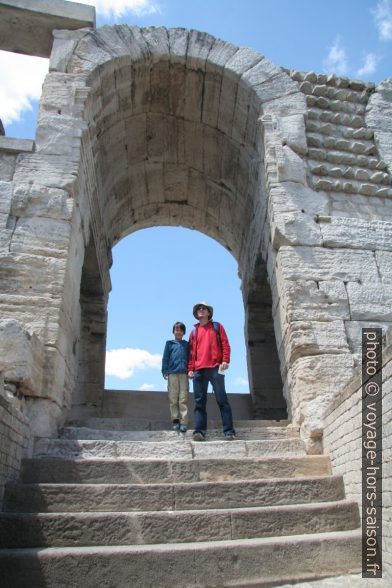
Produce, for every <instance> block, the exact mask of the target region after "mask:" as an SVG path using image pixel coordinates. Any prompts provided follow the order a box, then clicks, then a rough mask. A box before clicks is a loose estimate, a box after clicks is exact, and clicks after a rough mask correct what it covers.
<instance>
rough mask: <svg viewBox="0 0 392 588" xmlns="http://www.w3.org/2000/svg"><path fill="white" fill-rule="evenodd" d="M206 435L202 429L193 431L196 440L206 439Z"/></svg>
mask: <svg viewBox="0 0 392 588" xmlns="http://www.w3.org/2000/svg"><path fill="white" fill-rule="evenodd" d="M204 439H205V435H204V434H203V433H202V432H201V431H193V440H194V441H204Z"/></svg>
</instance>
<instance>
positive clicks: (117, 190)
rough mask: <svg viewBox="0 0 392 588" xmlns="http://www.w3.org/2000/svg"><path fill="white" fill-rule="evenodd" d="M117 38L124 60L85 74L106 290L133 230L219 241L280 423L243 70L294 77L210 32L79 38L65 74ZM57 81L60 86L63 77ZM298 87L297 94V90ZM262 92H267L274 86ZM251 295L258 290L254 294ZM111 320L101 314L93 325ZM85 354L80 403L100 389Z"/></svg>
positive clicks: (253, 364)
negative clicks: (196, 234)
mask: <svg viewBox="0 0 392 588" xmlns="http://www.w3.org/2000/svg"><path fill="white" fill-rule="evenodd" d="M113 34H114V37H115V38H116V40H117V43H118V42H119V41H121V50H122V51H121V52H120V55H119V56H118V57H116V58H113V56H112V55H110V56H107V57H105V58H104V59H103V60H102V63H101V64H99V66H97V67H95V68H93V70H92V71H91V72H90V71H87V80H86V81H87V86H88V87H89V88H90V90H89V93H88V97H87V100H86V103H85V105H84V119H85V120H84V123H85V124H87V128H88V130H87V131H86V132H85V134H84V136H83V138H82V157H81V162H82V173H81V178H83V179H82V180H81V189H80V202H81V205H82V206H83V201H84V204H87V207H86V212H87V216H84V222H86V219H88V222H89V223H90V227H91V229H90V234H89V235H88V239H89V243H91V242H92V241H93V242H94V243H96V244H97V245H96V247H95V255H96V258H97V264H98V266H99V268H100V273H101V276H102V290H103V291H105V293H106V297H107V295H108V291H109V287H108V284H109V267H110V257H109V259H108V252H109V251H110V249H111V247H112V246H113V245H114V244H115V243H116V242H117V241H118V240H119V239H121V238H122V237H124V236H125V235H127V234H129V233H130V232H132V231H134V230H138V229H140V228H142V227H147V226H153V225H182V226H185V227H189V228H195V229H198V230H200V231H202V232H204V233H205V234H207V235H209V236H211V237H213V238H214V239H216V240H217V241H218V242H220V243H221V244H222V245H223V246H224V247H226V248H227V249H228V250H229V251H231V252H232V254H233V255H234V257H235V258H236V260H237V261H238V264H239V273H240V276H241V278H242V283H243V296H244V306H245V309H246V313H247V321H246V341H247V346H248V365H249V372H250V379H251V383H252V393H253V396H254V406H255V414H256V416H264V417H267V418H268V417H269V418H282V417H284V416H285V414H286V403H285V401H284V399H283V395H282V381H281V377H280V373H279V359H278V355H277V352H276V344H275V339H274V334H273V320H272V308H271V307H272V297H271V292H270V287H269V285H268V279H267V271H266V267H265V260H266V259H267V256H268V237H267V239H266V242H265V243H263V238H264V239H265V237H266V235H265V233H264V234H263V230H260V228H261V227H263V226H264V225H266V216H267V207H266V197H265V185H264V182H265V179H264V167H263V159H264V154H263V141H262V136H261V135H262V127H261V126H260V122H259V120H258V119H259V115H260V108H261V101H260V99H259V98H258V97H257V95H256V94H255V90H254V88H253V87H252V83H251V82H249V80H248V78H247V76H246V75H245V74H246V72H247V71H251V72H252V74H249V76H250V77H249V79H252V76H255V75H259V76H261V72H264V77H265V78H266V80H268V79H270V78H275V77H278V78H279V77H281V78H283V79H285V78H287V76H286V74H282V72H281V71H280V70H279V68H275V67H274V66H272V64H270V62H268V61H267V60H265V59H264V58H262V56H260V55H258V54H256V53H255V52H252V51H249V50H239V49H238V48H236V47H233V46H231V45H229V44H226V43H223V42H222V41H218V40H215V39H213V38H212V37H210V36H208V35H205V34H200V33H197V32H188V31H184V30H175V31H166V30H165V29H145V30H139V29H129V28H128V27H117V28H115V30H114V31H113V30H111V29H109V30H105V29H103V30H102V36H101V34H98V33H94V35H91V36H90V35H88V36H87V37H83V38H82V39H81V40H80V41H79V42H78V43H77V44H76V47H75V49H74V50H73V53H72V56H71V58H70V61H69V62H68V64H67V71H68V72H69V73H72V72H74V71H79V70H80V54H81V53H84V52H86V51H90V52H91V54H94V55H96V52H97V46H98V45H100V46H101V47H102V43H103V44H107V45H108V44H110V40H109V38H108V35H109V37H110V35H113ZM97 35H98V36H97ZM170 37H172V38H171V40H170ZM111 42H113V38H112V40H111ZM159 43H161V45H159ZM162 43H163V44H162ZM86 45H87V46H86ZM108 46H109V45H108ZM192 46H193V49H191V48H192ZM174 47H177V52H175V51H173V48H174ZM157 48H158V49H157ZM117 49H118V47H117ZM135 52H136V55H135ZM55 55H56V53H55ZM207 56H208V58H207ZM53 59H55V57H54V58H53ZM53 59H52V61H53ZM85 63H88V61H85ZM87 70H89V67H88V68H87ZM241 72H242V73H241ZM257 72H258V74H257ZM83 74H84V76H86V72H83ZM80 75H81V74H80V73H79V74H78V77H79V78H80ZM53 78H54V79H53V82H55V81H56V79H55V78H56V76H55V74H54V75H53ZM260 79H263V78H262V77H259V81H260ZM287 79H288V78H287ZM59 82H60V83H61V82H64V78H63V76H61V77H60V78H59ZM289 82H290V80H289V79H288V83H289ZM289 85H290V84H289ZM290 90H291V92H294V88H293V87H292V86H291V87H290ZM266 91H267V95H268V84H267V90H266ZM277 100H278V102H279V99H277ZM60 116H61V115H60ZM89 192H90V193H89ZM79 229H80V227H79ZM75 230H78V228H76V229H75ZM267 233H268V229H267ZM89 248H91V247H90V245H89V246H88V248H87V249H89ZM86 251H87V250H86ZM84 271H85V270H83V271H82V281H83V275H84ZM105 284H106V289H105ZM255 292H257V293H258V294H261V293H262V297H261V298H259V299H258V300H257V301H256V297H255ZM81 300H82V299H81ZM83 300H85V298H83ZM91 300H92V304H93V305H95V299H94V298H92V299H91ZM81 309H82V319H81V320H82V322H83V321H84V319H83V314H84V313H87V314H89V311H88V309H87V308H86V307H85V306H83V305H82V304H81ZM104 318H105V316H104V312H103V313H102V316H101V317H99V318H98V317H97V320H98V322H99V323H102V321H103V320H104ZM82 331H83V328H82ZM103 341H104V339H103ZM274 347H275V351H274ZM266 357H268V362H266V361H265V358H266ZM79 358H80V360H79V375H78V378H77V381H78V382H79V384H78V385H77V391H76V394H74V398H73V404H74V405H75V404H76V405H80V406H81V408H83V407H85V406H86V405H89V406H90V407H91V406H95V405H96V404H97V398H99V396H96V395H97V394H99V392H98V389H99V388H98V387H97V382H96V381H95V379H94V378H90V377H87V380H88V381H89V382H92V383H93V384H94V386H95V389H96V392H95V397H94V392H93V389H92V387H91V386H86V378H85V375H86V374H85V372H86V371H87V372H89V369H90V368H89V367H88V360H87V359H86V353H85V351H84V344H83V343H82V339H81V338H80V343H79ZM263 361H264V366H263ZM86 362H87V363H86ZM271 362H272V365H270V364H271ZM267 363H268V365H266V364H267ZM94 373H96V371H95V370H94ZM74 409H75V406H74ZM76 410H77V408H76Z"/></svg>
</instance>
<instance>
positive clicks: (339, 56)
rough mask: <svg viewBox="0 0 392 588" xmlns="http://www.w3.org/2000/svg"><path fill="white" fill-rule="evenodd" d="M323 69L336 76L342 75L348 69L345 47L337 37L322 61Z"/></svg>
mask: <svg viewBox="0 0 392 588" xmlns="http://www.w3.org/2000/svg"><path fill="white" fill-rule="evenodd" d="M323 65H324V70H325V71H326V72H327V73H331V74H332V73H333V74H336V75H338V76H344V75H345V74H347V71H348V64H347V55H346V49H345V48H344V47H343V45H342V43H341V40H340V39H339V37H337V38H336V39H335V41H334V43H333V45H332V47H331V48H330V50H329V53H328V55H327V57H326V59H324V62H323Z"/></svg>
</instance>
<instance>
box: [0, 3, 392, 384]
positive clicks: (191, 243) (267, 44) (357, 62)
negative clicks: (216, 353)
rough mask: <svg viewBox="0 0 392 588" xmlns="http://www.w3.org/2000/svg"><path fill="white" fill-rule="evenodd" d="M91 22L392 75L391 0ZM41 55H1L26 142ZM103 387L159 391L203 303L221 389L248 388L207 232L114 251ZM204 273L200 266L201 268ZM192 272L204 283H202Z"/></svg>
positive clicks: (151, 9)
mask: <svg viewBox="0 0 392 588" xmlns="http://www.w3.org/2000/svg"><path fill="white" fill-rule="evenodd" d="M83 3H84V4H94V5H95V6H96V10H97V26H102V25H104V24H113V23H128V24H135V25H139V26H150V25H155V26H159V25H163V26H167V27H175V26H179V27H185V28H193V29H197V30H201V31H206V32H208V33H211V34H212V35H214V36H216V37H220V38H222V39H224V40H226V41H230V42H232V43H234V44H235V45H239V46H246V47H252V48H254V49H256V50H257V51H259V52H260V53H262V54H263V55H265V56H266V57H268V58H269V59H270V60H271V61H273V62H274V63H275V64H277V65H280V66H283V67H288V68H292V69H299V70H304V71H316V72H319V73H321V72H327V73H335V74H337V75H341V76H347V77H350V78H356V79H362V80H365V81H374V82H380V81H381V80H383V79H385V78H388V77H390V76H391V75H392V66H391V64H392V59H391V56H392V55H391V53H392V0H328V2H325V1H324V0H255V1H251V0H242V1H241V2H239V1H238V0H198V1H192V0H187V1H186V2H185V1H184V0H181V1H180V0H96V1H95V2H94V1H91V0H90V1H89V2H88V1H86V2H84V1H83ZM45 71H47V61H46V60H41V59H38V58H26V57H21V56H19V55H12V54H8V53H4V52H0V79H1V80H2V87H1V88H0V118H1V119H2V121H3V124H4V126H5V130H6V135H8V136H10V137H22V138H34V134H35V124H36V122H35V121H36V113H37V105H38V98H39V95H40V89H41V86H42V81H43V76H44V75H45ZM113 259H114V263H113V267H112V271H111V279H112V287H113V290H112V293H111V295H110V301H109V325H108V340H107V349H108V350H109V351H110V353H109V354H108V358H109V361H108V364H107V365H108V370H107V371H108V372H110V373H107V378H106V386H107V387H108V388H116V389H146V390H148V389H153V390H163V389H164V387H165V382H164V380H163V379H162V377H161V374H160V357H161V354H162V351H163V347H164V343H165V341H166V339H168V338H170V337H171V327H172V324H173V323H174V322H175V321H177V320H181V321H183V322H184V323H185V324H186V325H187V327H188V332H189V330H190V329H191V327H192V324H193V322H194V320H193V317H192V313H191V311H192V306H193V304H194V303H195V302H198V301H201V300H207V301H208V302H209V303H210V304H212V305H213V306H214V308H215V315H214V317H215V318H216V320H219V321H221V322H222V323H223V324H224V326H225V328H226V330H227V332H228V335H229V339H230V342H231V345H232V362H231V366H230V369H229V372H228V373H227V389H228V390H229V391H231V392H247V391H248V385H247V367H246V353H245V341H244V310H243V303H242V295H241V290H240V286H241V284H240V280H239V278H238V276H237V264H236V261H235V260H234V258H233V257H232V256H231V255H230V254H229V253H228V252H227V251H226V250H224V249H223V247H221V246H220V245H219V244H218V243H216V242H214V241H213V240H212V239H210V238H209V237H206V236H205V235H202V234H200V233H197V232H196V231H190V230H188V229H182V228H174V227H158V228H151V229H144V230H142V231H138V232H137V233H134V234H132V235H130V236H128V237H127V238H125V239H123V240H122V241H121V242H120V243H119V244H118V245H116V247H115V248H114V249H113ZM201 270H202V271H201ZM200 275H202V276H203V279H200Z"/></svg>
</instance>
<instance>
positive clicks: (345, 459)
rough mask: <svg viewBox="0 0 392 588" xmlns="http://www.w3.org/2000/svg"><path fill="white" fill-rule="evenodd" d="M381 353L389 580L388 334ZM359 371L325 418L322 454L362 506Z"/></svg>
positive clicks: (391, 424)
mask: <svg viewBox="0 0 392 588" xmlns="http://www.w3.org/2000/svg"><path fill="white" fill-rule="evenodd" d="M388 335H389V337H388V338H387V346H386V348H385V349H384V350H383V395H382V402H383V419H382V428H383V436H382V444H383V494H382V497H383V498H382V499H383V546H382V550H383V568H384V576H387V577H389V578H390V579H391V580H392V336H391V335H392V331H388ZM361 378H362V373H361V368H358V371H357V372H356V376H355V378H354V379H353V380H352V381H351V382H350V383H349V384H348V385H347V386H346V387H345V388H343V389H342V390H338V391H337V394H336V398H335V400H334V402H333V404H332V406H331V407H330V410H329V411H328V414H327V416H326V423H325V429H324V451H325V453H327V454H329V455H330V458H331V464H332V472H333V473H334V474H337V475H343V477H344V482H345V489H346V496H347V498H349V499H352V500H355V501H356V502H357V503H358V504H359V508H360V512H361V504H362V486H361V484H362V473H361V463H362V444H361V441H362V388H361V383H362V382H361Z"/></svg>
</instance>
